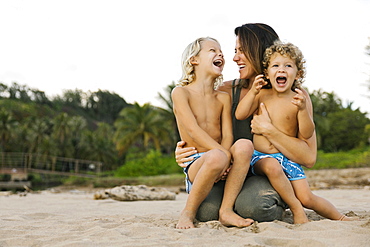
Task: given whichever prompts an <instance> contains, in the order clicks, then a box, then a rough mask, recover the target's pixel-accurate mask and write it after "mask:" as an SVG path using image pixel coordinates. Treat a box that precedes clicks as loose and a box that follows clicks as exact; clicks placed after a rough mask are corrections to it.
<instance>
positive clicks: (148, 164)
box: [115, 150, 182, 177]
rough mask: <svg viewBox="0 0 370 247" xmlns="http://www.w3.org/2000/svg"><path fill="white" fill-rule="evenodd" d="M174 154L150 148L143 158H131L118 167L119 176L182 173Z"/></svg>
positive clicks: (116, 173) (116, 174) (117, 174)
mask: <svg viewBox="0 0 370 247" xmlns="http://www.w3.org/2000/svg"><path fill="white" fill-rule="evenodd" d="M181 171H182V170H181V168H180V167H179V166H178V165H177V163H176V161H175V158H174V157H173V156H164V155H162V154H161V153H160V152H158V151H154V150H150V151H149V152H148V153H147V154H146V155H144V156H142V158H137V159H131V160H129V161H127V162H126V163H125V164H124V165H123V166H121V167H120V168H118V169H117V171H116V172H115V176H117V177H139V176H154V175H160V174H171V173H181Z"/></svg>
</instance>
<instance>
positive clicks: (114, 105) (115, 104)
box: [86, 90, 128, 124]
mask: <svg viewBox="0 0 370 247" xmlns="http://www.w3.org/2000/svg"><path fill="white" fill-rule="evenodd" d="M126 106H128V104H127V103H126V101H125V100H124V99H123V98H121V97H120V96H119V95H118V94H115V93H110V92H108V91H102V90H99V91H97V92H93V93H91V94H90V96H89V97H87V102H86V109H87V111H88V112H89V115H90V116H91V117H93V118H94V119H96V120H98V121H104V122H106V123H109V124H113V122H114V121H115V120H116V118H117V117H118V114H119V113H120V111H121V110H122V109H123V108H125V107H126Z"/></svg>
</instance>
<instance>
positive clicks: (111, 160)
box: [80, 123, 117, 170]
mask: <svg viewBox="0 0 370 247" xmlns="http://www.w3.org/2000/svg"><path fill="white" fill-rule="evenodd" d="M113 134H114V131H113V128H112V127H111V126H110V125H109V124H107V123H98V129H97V130H95V131H94V132H92V131H89V130H85V131H84V132H83V135H82V140H81V146H80V147H81V151H82V155H84V156H83V157H84V158H85V159H88V160H96V161H100V162H102V163H103V165H104V168H105V169H106V170H111V169H112V168H114V167H115V165H116V159H117V151H116V149H115V145H114V142H113Z"/></svg>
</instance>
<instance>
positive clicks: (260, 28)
mask: <svg viewBox="0 0 370 247" xmlns="http://www.w3.org/2000/svg"><path fill="white" fill-rule="evenodd" d="M235 35H236V47H235V56H234V58H233V60H234V62H236V63H237V65H238V67H239V74H240V79H239V80H233V81H227V82H224V83H223V85H221V86H220V87H219V88H218V90H220V91H224V92H227V93H229V94H230V95H231V98H232V116H233V134H234V141H235V142H236V141H238V142H239V143H238V144H239V145H237V147H238V148H239V150H237V151H240V152H243V151H244V148H245V147H244V146H243V140H244V139H245V138H246V139H250V140H251V139H252V134H251V133H254V134H259V135H263V136H265V137H266V138H267V139H268V140H269V141H270V142H271V143H272V144H273V145H274V146H275V147H276V148H277V149H278V150H279V151H280V152H281V153H283V154H284V155H285V156H286V157H287V158H289V159H290V160H293V161H295V162H296V163H299V164H301V165H303V166H305V167H307V168H310V167H312V166H313V165H314V164H315V162H316V152H317V150H316V134H314V135H313V136H312V137H311V138H310V139H307V140H305V139H303V138H302V137H298V138H295V137H291V136H287V135H285V134H284V133H282V132H280V131H279V130H278V129H277V128H275V126H274V125H273V124H272V123H271V120H270V118H269V116H268V113H267V111H262V112H263V113H262V114H261V115H258V116H254V117H253V120H252V119H251V118H248V119H245V120H242V121H240V120H237V119H236V118H235V110H236V107H237V105H238V103H239V102H240V100H241V99H242V98H243V97H244V96H245V95H246V93H247V92H248V90H249V88H250V86H251V84H252V82H253V81H254V78H255V77H256V76H257V75H258V74H261V73H262V72H263V71H262V59H263V53H264V51H265V50H266V48H267V47H269V46H271V45H272V44H273V43H274V41H275V40H278V39H279V36H278V35H277V34H276V32H275V31H274V30H273V29H272V28H271V27H270V26H268V25H266V24H262V23H249V24H245V25H242V26H239V27H237V28H236V29H235ZM304 94H305V95H306V97H307V98H308V99H309V95H308V93H307V92H306V91H304ZM308 105H309V106H310V109H311V114H312V103H311V102H308ZM183 145H184V142H182V141H180V142H178V143H177V147H176V151H175V154H176V161H177V163H178V164H179V165H180V166H181V167H184V164H183V162H186V161H190V160H192V158H187V157H188V156H190V155H192V154H194V153H197V150H195V149H194V148H183ZM237 151H236V152H237ZM223 190H224V182H223V181H220V182H218V183H215V185H214V187H213V189H212V191H211V192H210V194H209V196H208V197H207V198H206V199H205V200H204V202H203V203H202V205H201V207H200V208H199V210H198V214H197V219H198V220H200V221H209V220H218V212H219V208H220V204H221V201H222V197H223ZM285 207H286V206H285V203H284V202H283V201H282V200H281V198H280V196H279V195H278V194H277V193H276V191H275V190H274V189H273V188H272V186H271V185H270V183H269V182H268V180H267V179H266V178H265V177H262V176H251V177H248V178H247V179H246V181H245V183H244V186H243V188H242V190H241V192H240V194H239V195H238V198H237V200H236V202H235V207H234V210H235V212H236V213H237V214H239V215H240V216H242V217H244V218H252V219H254V220H257V221H272V220H275V219H281V218H282V214H283V212H284V210H285Z"/></svg>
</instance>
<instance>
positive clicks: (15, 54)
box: [0, 0, 370, 112]
mask: <svg viewBox="0 0 370 247" xmlns="http://www.w3.org/2000/svg"><path fill="white" fill-rule="evenodd" d="M250 22H262V23H266V24H268V25H270V26H272V27H273V28H274V29H275V31H276V32H277V33H278V34H279V36H280V38H281V39H282V40H283V41H289V42H292V43H294V44H295V45H297V46H298V47H299V48H300V49H301V50H302V52H303V54H304V56H305V58H306V60H307V77H306V80H305V82H304V84H303V85H304V86H305V87H307V88H308V89H309V91H310V92H312V91H313V90H318V89H320V88H321V89H322V90H323V91H326V92H332V91H334V92H335V93H336V94H337V95H338V96H339V97H340V98H341V99H342V100H343V102H344V103H346V102H348V101H353V102H354V106H355V107H360V109H361V111H363V112H365V111H367V112H370V99H368V98H366V97H364V96H363V95H365V94H367V95H370V91H369V90H368V89H367V87H366V86H365V85H366V84H367V85H368V84H369V82H368V80H369V79H370V56H368V55H366V54H365V47H366V46H367V45H369V43H370V41H369V37H370V1H369V0H310V1H308V0H306V1H298V0H297V1H293V0H286V1H269V0H266V1H263V0H262V1H261V0H253V1H250V0H220V1H218V0H210V1H209V0H205V1H202V0H186V1H175V0H156V1H152V0H142V1H140V0H139V1H132V0H129V1H122V0H121V1H110V0H63V1H53V0H44V1H32V0H11V1H10V0H9V1H4V0H1V1H0V23H1V25H0V35H1V38H0V82H2V83H5V84H7V85H10V84H11V83H12V82H17V83H18V84H21V85H24V84H25V85H27V86H28V87H30V88H35V89H39V90H41V91H45V93H46V94H47V95H48V96H50V97H51V96H55V95H56V94H58V95H61V94H62V92H63V90H65V89H81V90H83V91H84V92H87V91H89V90H90V91H97V90H98V89H101V90H108V91H111V92H115V93H117V94H119V95H120V96H121V97H122V98H124V99H125V100H126V101H127V102H128V103H134V102H138V103H139V104H141V105H142V104H144V103H148V102H149V103H151V104H153V105H156V106H162V105H161V103H160V101H159V100H158V98H157V95H158V93H159V92H161V93H163V92H164V88H165V87H166V86H167V85H169V84H170V83H171V82H172V81H175V82H177V80H178V79H179V78H180V76H181V67H180V59H181V54H182V52H183V50H184V49H185V47H186V46H187V45H188V44H189V43H190V42H192V41H193V40H195V39H196V38H198V37H202V36H211V37H214V38H216V39H218V40H219V42H220V43H221V47H222V50H223V52H224V55H225V59H226V65H225V69H224V73H223V74H224V79H225V80H232V79H235V78H238V76H239V74H238V68H237V66H236V64H235V63H234V62H233V61H232V58H233V55H234V47H235V35H234V29H235V27H237V26H240V25H242V24H245V23H250Z"/></svg>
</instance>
